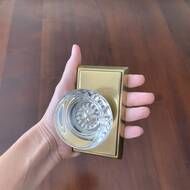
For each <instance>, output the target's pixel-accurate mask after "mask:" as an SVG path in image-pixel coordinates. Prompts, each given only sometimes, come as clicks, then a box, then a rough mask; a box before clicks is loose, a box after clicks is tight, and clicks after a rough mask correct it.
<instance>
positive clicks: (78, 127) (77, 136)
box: [55, 89, 113, 150]
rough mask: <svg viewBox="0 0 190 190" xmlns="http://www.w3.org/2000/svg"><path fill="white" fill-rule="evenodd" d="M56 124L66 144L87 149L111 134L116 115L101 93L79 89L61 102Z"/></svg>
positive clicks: (56, 114) (57, 110) (58, 107)
mask: <svg viewBox="0 0 190 190" xmlns="http://www.w3.org/2000/svg"><path fill="white" fill-rule="evenodd" d="M55 124H56V125H55V126H56V130H57V133H58V135H59V136H60V137H61V138H62V139H63V141H64V142H65V143H66V144H68V145H70V146H72V147H74V148H77V149H80V150H87V149H91V148H94V147H96V146H98V145H99V144H101V143H102V142H103V141H104V140H105V139H106V138H107V137H108V136H109V133H110V131H111V128H112V124H113V114H112V110H111V107H110V105H109V103H108V102H107V100H106V99H105V98H104V97H103V96H102V95H100V94H99V93H98V92H96V91H92V90H85V89H79V90H74V91H71V92H69V93H68V94H66V95H65V96H64V97H63V99H62V100H61V101H60V102H59V103H58V105H57V108H56V112H55Z"/></svg>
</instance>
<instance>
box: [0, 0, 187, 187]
mask: <svg viewBox="0 0 190 190" xmlns="http://www.w3.org/2000/svg"><path fill="white" fill-rule="evenodd" d="M189 18H190V1H188V0H186V1H185V0H173V1H170V0H165V1H163V0H141V1H138V0H133V1H131V0H118V1H114V0H96V1H93V0H90V1H89V0H81V1H77V0H64V1H62V0H54V1H49V0H43V1H42V0H33V1H26V0H6V1H5V0H2V1H0V83H1V85H0V151H1V152H3V151H5V150H6V149H7V148H8V147H9V146H10V145H11V144H12V143H13V142H14V141H15V140H16V139H17V138H19V136H20V135H22V134H23V133H24V132H25V131H26V130H28V129H29V128H30V127H31V126H32V125H33V124H34V123H36V122H37V121H38V120H39V118H40V117H41V116H42V115H43V113H44V111H45V109H46V107H47V105H48V102H49V100H50V98H51V95H52V94H53V91H54V88H55V85H56V83H57V81H58V80H59V78H60V76H61V74H62V72H63V70H64V67H65V63H66V60H67V59H68V57H69V54H70V49H71V46H72V44H73V43H77V44H79V45H80V46H81V49H82V55H83V61H82V62H83V64H93V65H127V66H129V67H130V71H131V73H143V74H144V75H145V76H146V84H145V85H144V86H143V87H141V88H139V89H135V90H142V91H153V92H154V93H155V94H156V96H157V99H156V103H155V104H154V105H153V107H152V115H151V117H150V118H149V119H148V120H146V121H139V122H136V124H138V125H141V126H143V127H144V129H145V134H144V136H143V137H141V138H138V139H134V140H129V141H125V146H124V147H125V148H124V157H123V159H122V160H112V159H106V158H101V157H95V156H89V155H82V156H80V157H78V158H75V159H73V160H68V161H64V162H63V163H61V164H60V165H59V166H58V167H57V168H55V170H54V171H52V172H51V174H50V175H49V176H47V178H46V179H45V180H44V182H43V184H42V185H41V187H40V188H39V189H40V190H50V189H54V190H63V189H66V190H70V189H72V190H75V189H77V190H80V189H81V190H82V189H89V190H93V189H96V190H100V189H113V190H117V189H121V190H124V189H125V190H126V189H127V190H181V189H183V190H189V189H190V181H189V179H190V100H189V97H190V85H189V81H190V22H189V21H190V19H189Z"/></svg>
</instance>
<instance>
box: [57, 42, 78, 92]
mask: <svg viewBox="0 0 190 190" xmlns="http://www.w3.org/2000/svg"><path fill="white" fill-rule="evenodd" d="M79 64H81V51H80V47H79V46H78V45H73V47H72V51H71V57H70V58H69V60H68V61H67V64H66V66H65V71H64V73H63V75H62V78H61V80H60V82H59V83H60V86H61V87H62V89H64V92H67V91H70V90H73V89H74V88H75V81H76V74H77V68H78V65H79Z"/></svg>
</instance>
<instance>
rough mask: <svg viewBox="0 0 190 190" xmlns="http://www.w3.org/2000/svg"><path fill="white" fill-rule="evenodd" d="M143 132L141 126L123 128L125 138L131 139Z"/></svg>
mask: <svg viewBox="0 0 190 190" xmlns="http://www.w3.org/2000/svg"><path fill="white" fill-rule="evenodd" d="M143 133H144V130H143V129H142V128H141V127H135V126H134V127H127V128H126V130H125V138H128V139H131V138H135V137H139V136H141V135H142V134H143Z"/></svg>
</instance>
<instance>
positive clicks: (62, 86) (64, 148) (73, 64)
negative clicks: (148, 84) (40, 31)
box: [39, 45, 154, 159]
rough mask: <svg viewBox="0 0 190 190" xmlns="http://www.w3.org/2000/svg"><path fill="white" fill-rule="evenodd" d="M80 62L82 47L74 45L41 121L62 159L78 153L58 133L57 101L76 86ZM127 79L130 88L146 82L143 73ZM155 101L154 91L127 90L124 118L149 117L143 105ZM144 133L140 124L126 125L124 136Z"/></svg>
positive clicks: (124, 97) (127, 119) (137, 118)
mask: <svg viewBox="0 0 190 190" xmlns="http://www.w3.org/2000/svg"><path fill="white" fill-rule="evenodd" d="M79 64H81V51H80V47H79V46H77V45H73V47H72V53H71V57H70V59H69V60H68V62H67V64H66V67H65V71H64V73H63V76H62V78H61V80H60V82H59V83H58V85H57V86H56V89H55V92H54V95H53V97H52V99H51V101H50V104H49V106H48V108H47V110H46V113H45V115H44V116H43V118H42V119H41V121H40V122H39V123H40V126H41V127H42V129H43V130H45V131H46V133H48V134H49V137H53V139H54V142H55V143H56V145H57V151H58V153H59V155H60V156H61V158H62V159H64V158H68V157H73V156H76V155H78V153H76V152H75V153H74V152H72V149H71V147H69V146H68V145H66V144H65V143H64V142H63V141H62V140H61V139H60V138H59V137H58V135H57V134H56V131H55V126H54V112H55V108H56V105H57V103H58V102H59V101H60V100H61V98H62V97H63V96H64V94H65V93H67V92H69V91H71V90H73V89H74V88H75V81H76V72H77V67H78V65H79ZM127 80H128V87H129V88H133V87H138V86H141V85H142V84H143V83H144V82H145V79H144V76H143V75H128V76H127V78H126V77H125V79H124V81H125V84H127ZM126 97H127V98H126ZM153 102H154V95H153V94H152V93H147V92H145V93H142V92H128V93H127V95H126V92H123V110H125V111H124V112H123V113H126V114H123V115H122V120H123V121H126V122H130V121H136V120H140V119H143V118H147V117H148V116H149V114H150V109H149V108H148V107H145V106H143V105H147V104H151V103H153ZM132 106H135V108H131V107H132ZM137 106H141V107H137ZM126 107H128V108H126ZM142 134H143V129H142V128H141V127H139V126H126V127H125V131H124V137H125V138H126V139H130V138H135V137H139V136H140V135H142ZM51 139H52V138H51ZM50 142H51V141H50Z"/></svg>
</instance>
